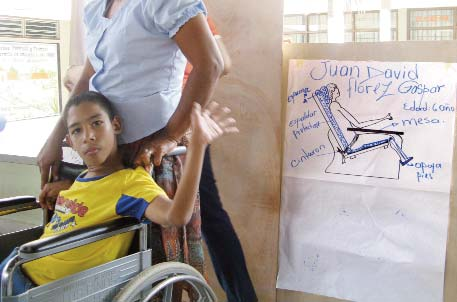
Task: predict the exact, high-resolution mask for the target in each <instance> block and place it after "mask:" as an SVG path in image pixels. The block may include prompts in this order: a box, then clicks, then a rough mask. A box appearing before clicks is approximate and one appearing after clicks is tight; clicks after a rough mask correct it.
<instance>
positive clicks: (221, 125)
mask: <svg viewBox="0 0 457 302" xmlns="http://www.w3.org/2000/svg"><path fill="white" fill-rule="evenodd" d="M230 112H231V111H230V109H229V108H227V107H222V106H220V105H219V104H218V103H216V102H211V103H209V104H208V106H207V107H206V109H203V110H202V108H201V106H200V104H199V103H196V102H194V105H193V108H192V115H191V124H192V139H191V141H192V143H193V144H199V145H207V144H210V143H211V142H213V141H214V140H215V139H217V138H219V137H220V136H222V135H224V133H238V132H239V130H238V128H237V127H236V120H235V119H234V118H232V117H229V116H228V115H229V114H230Z"/></svg>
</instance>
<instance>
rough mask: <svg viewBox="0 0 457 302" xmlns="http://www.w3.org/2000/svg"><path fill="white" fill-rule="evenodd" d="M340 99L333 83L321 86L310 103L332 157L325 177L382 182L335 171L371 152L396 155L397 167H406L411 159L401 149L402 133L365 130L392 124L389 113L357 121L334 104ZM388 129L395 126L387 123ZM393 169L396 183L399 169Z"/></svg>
mask: <svg viewBox="0 0 457 302" xmlns="http://www.w3.org/2000/svg"><path fill="white" fill-rule="evenodd" d="M340 96H341V94H340V90H339V88H338V86H337V85H336V84H334V83H329V84H327V85H325V86H322V87H321V88H320V89H317V90H316V91H315V92H314V93H313V98H314V101H315V102H316V104H317V107H318V108H319V110H320V111H321V113H322V115H323V116H324V118H325V120H326V121H327V124H328V126H329V131H328V133H327V136H328V140H329V142H330V144H331V145H332V147H333V150H334V156H333V158H332V160H331V162H330V163H329V165H328V166H327V168H326V169H325V172H326V173H335V174H345V175H354V176H369V177H380V178H384V177H383V176H381V175H376V174H374V175H359V174H358V173H357V172H354V173H353V174H352V172H351V171H350V169H349V170H348V169H347V167H345V168H344V169H338V166H340V167H341V166H344V165H346V166H348V162H349V160H351V161H353V160H362V159H359V158H360V155H361V154H364V153H368V152H372V151H374V150H378V151H377V152H379V151H382V150H384V149H387V148H390V149H392V150H393V151H395V153H396V154H397V156H398V158H399V161H398V163H399V164H400V165H401V166H404V165H406V164H408V163H409V162H410V161H411V160H412V159H413V157H412V156H408V155H407V154H406V153H405V152H404V151H403V149H402V144H403V139H402V137H401V135H402V134H403V132H398V131H385V130H384V131H383V130H380V129H369V128H367V127H370V126H373V125H376V124H378V123H380V122H382V121H386V120H393V118H392V116H391V115H390V113H388V114H387V115H386V116H384V117H381V118H375V119H372V120H367V121H358V120H357V119H356V118H355V117H354V116H353V115H352V114H351V113H350V112H349V111H348V110H347V109H346V108H344V107H342V106H341V104H340V103H339V102H338V100H339V98H340ZM392 125H395V123H391V124H390V125H389V126H392ZM397 125H398V124H397ZM389 126H388V127H389ZM337 157H340V160H337ZM361 158H363V157H361ZM349 165H350V164H349ZM397 167H398V168H397V169H398V171H396V173H394V175H396V177H395V178H396V179H399V165H397ZM343 171H344V172H343ZM388 178H393V177H388Z"/></svg>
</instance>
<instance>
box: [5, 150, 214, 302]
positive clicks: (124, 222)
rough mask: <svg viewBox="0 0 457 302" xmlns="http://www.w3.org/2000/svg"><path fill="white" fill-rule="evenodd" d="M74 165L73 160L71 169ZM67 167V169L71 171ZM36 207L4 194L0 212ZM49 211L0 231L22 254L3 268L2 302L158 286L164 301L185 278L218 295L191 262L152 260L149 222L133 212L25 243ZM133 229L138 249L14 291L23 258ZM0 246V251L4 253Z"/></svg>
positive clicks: (125, 301)
mask: <svg viewBox="0 0 457 302" xmlns="http://www.w3.org/2000/svg"><path fill="white" fill-rule="evenodd" d="M184 150H185V149H184ZM182 153H183V150H175V151H173V154H168V155H178V154H182ZM74 168H75V167H71V166H70V169H74ZM67 169H68V166H67ZM69 172H70V173H69ZM73 172H74V171H73ZM64 173H65V174H67V175H68V174H71V171H66V172H64ZM73 174H74V173H73ZM36 208H39V205H38V204H37V202H36V198H35V197H33V196H22V197H15V198H7V199H0V216H3V215H8V214H12V213H17V212H21V211H26V210H31V209H36ZM47 212H48V211H47V210H43V225H42V226H38V227H33V228H29V229H25V230H21V231H17V232H13V233H9V234H5V235H0V240H1V241H2V242H5V241H7V242H8V243H9V244H6V245H4V244H2V247H1V248H7V249H11V247H12V244H11V243H14V246H18V245H20V247H19V250H18V254H17V255H16V256H15V257H13V258H12V259H10V260H9V261H8V263H7V264H6V266H5V268H4V269H3V271H2V272H1V278H0V290H1V295H0V302H67V301H68V302H70V301H71V302H75V301H78V302H89V301H91V302H92V301H93V302H95V301H117V302H129V301H138V300H139V299H140V300H141V301H149V299H151V298H153V297H156V295H157V294H158V293H159V292H162V301H164V302H165V301H166V302H169V301H171V299H172V292H173V284H174V283H176V282H182V281H184V282H187V283H188V284H189V285H190V286H191V287H192V288H193V289H194V290H195V292H196V293H197V294H198V297H199V298H198V301H200V302H211V301H217V298H216V295H215V294H214V292H213V291H212V289H211V288H210V287H209V286H208V284H207V283H206V281H205V279H204V277H203V276H202V275H201V274H200V273H199V272H198V271H196V270H195V269H194V268H192V267H191V266H189V265H187V264H184V263H177V262H165V263H161V264H157V265H154V266H151V262H152V259H151V255H152V250H151V249H150V244H149V242H148V237H149V236H148V229H149V228H150V225H147V224H143V223H139V222H138V221H137V220H136V219H135V218H130V217H123V218H119V219H116V220H114V221H110V222H107V223H103V224H100V225H97V226H91V227H86V228H81V229H77V230H74V231H71V232H67V233H63V234H59V235H56V236H51V237H47V238H43V239H39V240H34V241H31V242H28V243H24V242H27V241H30V240H33V239H36V238H38V237H39V235H41V233H42V229H43V227H44V226H45V225H46V223H47V221H48V219H47V218H48V213H47ZM40 231H41V233H40ZM131 231H138V232H139V233H138V248H139V250H138V252H135V253H132V254H129V255H127V256H125V257H122V258H119V259H116V260H114V261H111V262H108V263H105V264H102V265H99V266H96V267H93V268H90V269H88V270H85V271H82V272H79V273H76V274H73V275H70V276H67V277H64V278H62V279H59V280H56V281H53V282H51V283H48V284H45V285H41V286H37V287H34V288H31V289H29V290H28V291H26V292H24V293H22V294H19V295H15V296H14V295H13V294H12V292H13V282H12V276H13V273H14V270H15V269H18V268H20V265H22V264H23V263H26V262H29V261H33V260H36V259H39V258H42V257H45V256H49V255H52V254H56V253H60V252H63V251H66V250H70V249H73V248H76V247H80V246H83V245H86V244H90V243H93V242H96V241H99V240H103V239H106V238H109V237H112V236H116V235H119V234H122V233H125V232H131ZM22 243H24V244H22ZM1 248H0V252H2V253H3V255H5V256H6V255H7V254H6V253H5V251H1ZM2 253H0V254H2Z"/></svg>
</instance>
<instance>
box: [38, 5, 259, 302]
mask: <svg viewBox="0 0 457 302" xmlns="http://www.w3.org/2000/svg"><path fill="white" fill-rule="evenodd" d="M205 14H206V8H205V7H204V4H203V2H202V1H200V0H183V1H177V0H168V1H167V0H156V1H153V0H135V1H132V0H111V1H105V0H94V1H92V2H91V3H89V4H88V6H87V7H86V9H85V23H86V27H87V32H88V34H87V40H86V44H87V46H88V58H87V59H86V62H85V65H84V68H83V71H82V75H81V77H80V79H79V80H78V82H77V83H76V85H75V89H74V91H73V93H72V95H76V94H79V93H81V92H83V91H86V90H89V89H90V90H95V91H99V92H101V93H103V94H104V95H106V96H107V97H108V98H109V99H110V100H111V101H112V102H113V105H114V107H115V108H116V111H117V112H118V113H119V114H120V115H121V117H122V119H123V122H124V125H125V131H124V133H123V135H122V136H121V137H120V142H121V143H123V144H124V146H123V149H124V153H125V154H126V155H127V157H128V159H127V161H128V162H129V163H130V164H135V165H142V166H145V167H147V166H149V165H150V160H151V155H152V156H153V159H154V164H155V165H156V166H157V165H159V164H160V162H161V160H162V156H163V155H164V154H166V153H167V152H168V151H169V150H172V149H173V148H174V147H175V146H176V144H177V142H178V141H179V140H180V139H181V137H182V136H183V135H184V133H185V132H186V130H187V129H188V128H189V125H190V111H191V107H192V102H193V101H197V102H198V103H200V104H201V105H202V106H205V105H206V104H207V102H208V101H209V99H210V97H211V95H212V93H213V90H214V88H215V85H216V83H217V79H218V78H219V76H220V75H221V73H222V70H223V61H222V58H221V56H220V53H219V50H218V48H217V45H216V43H215V41H214V39H213V38H212V36H211V32H210V30H209V28H208V25H207V23H206V19H205V17H204V15H205ZM186 58H187V60H188V61H189V62H191V63H192V65H193V70H192V72H191V73H190V75H189V79H188V82H187V85H186V87H185V88H184V90H183V91H182V94H181V84H182V76H183V73H184V67H185V63H186ZM63 137H64V127H63V124H62V122H59V123H58V125H57V126H56V127H55V129H54V131H53V133H52V134H51V136H50V137H49V138H48V140H47V142H46V143H45V145H44V147H43V148H42V150H41V152H40V154H39V156H38V164H39V167H40V172H41V176H42V187H43V186H44V185H45V184H46V182H47V181H48V179H49V174H50V173H51V174H52V175H53V176H54V177H58V175H57V174H58V173H57V171H58V166H59V162H60V159H61V157H62V153H61V152H62V151H61V148H60V146H61V142H62V139H63ZM206 161H207V162H208V159H207V160H206ZM202 183H203V182H202ZM204 206H205V207H206V205H204ZM208 206H210V205H208ZM215 208H216V209H217V208H220V209H222V207H221V205H220V206H218V205H216V206H215ZM198 214H199V213H198V212H197V213H195V215H194V218H196V217H198V216H199V215H198ZM227 218H228V216H227ZM222 223H226V222H222ZM190 225H191V228H195V229H196V230H198V229H199V222H198V221H195V220H194V223H192V221H191V224H190ZM225 229H227V227H226V228H225ZM225 229H222V230H221V232H225ZM228 229H231V230H232V231H233V227H232V226H231V224H230V225H229V226H228ZM233 233H234V231H233ZM195 235H197V237H196V238H197V239H199V237H198V234H195ZM234 238H236V235H235V237H234ZM190 239H192V238H190ZM193 239H194V240H195V237H194V238H193ZM208 240H209V241H211V240H212V239H210V238H207V241H208ZM236 241H238V239H237V238H236ZM209 243H210V244H212V245H213V246H214V245H215V246H218V244H219V243H213V242H209ZM238 245H239V242H238ZM184 246H185V244H184ZM219 248H220V247H219ZM235 249H237V247H235ZM239 250H240V252H241V254H242V251H241V247H239ZM189 253H190V254H191V256H189V258H192V257H193V256H192V254H193V255H194V256H197V257H198V256H199V255H200V254H201V253H202V252H201V246H200V245H199V246H195V245H191V246H190V248H189ZM215 257H216V258H220V257H222V256H220V254H219V255H216V256H213V257H212V258H213V260H215V259H216V258H215ZM219 260H221V259H219ZM222 261H226V260H225V259H222ZM234 261H238V259H236V258H234ZM215 264H216V265H217V263H215ZM216 265H215V266H216ZM238 265H239V264H238V263H234V264H232V266H234V267H236V266H238ZM197 268H199V269H201V268H200V267H197ZM216 269H217V268H216ZM236 274H237V273H236V272H233V273H232V275H236ZM245 281H246V280H242V281H241V282H245ZM222 282H224V281H222ZM227 282H230V281H227ZM249 282H250V281H249ZM228 286H232V287H235V288H236V286H237V285H234V286H233V285H228ZM223 287H224V289H226V290H227V284H225V286H224V284H223ZM228 295H229V294H228ZM229 299H230V300H229V301H248V302H250V301H256V300H257V298H256V297H255V293H254V292H253V290H252V293H251V296H250V297H234V298H232V297H229ZM235 299H237V300H235Z"/></svg>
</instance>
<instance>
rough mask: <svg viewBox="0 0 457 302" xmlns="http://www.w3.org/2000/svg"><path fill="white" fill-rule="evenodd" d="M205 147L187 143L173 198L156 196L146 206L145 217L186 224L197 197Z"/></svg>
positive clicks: (156, 221)
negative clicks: (182, 170)
mask: <svg viewBox="0 0 457 302" xmlns="http://www.w3.org/2000/svg"><path fill="white" fill-rule="evenodd" d="M205 148H206V145H205V146H203V145H199V146H198V145H196V144H192V143H190V144H189V147H188V149H187V156H186V165H185V167H184V173H183V176H182V178H181V182H180V183H179V186H178V189H177V191H176V194H175V197H174V199H173V200H170V199H169V198H168V197H166V196H164V195H160V196H158V197H156V198H155V199H154V200H153V201H152V202H151V203H150V204H149V206H148V207H147V208H146V212H145V214H144V216H145V217H146V218H148V219H149V220H151V221H153V222H155V223H158V224H160V225H163V226H170V225H174V226H182V225H185V224H187V222H188V221H189V220H190V217H191V216H192V212H193V209H194V201H195V198H196V197H197V191H198V184H199V183H200V174H201V169H202V165H203V157H204V153H205Z"/></svg>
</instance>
